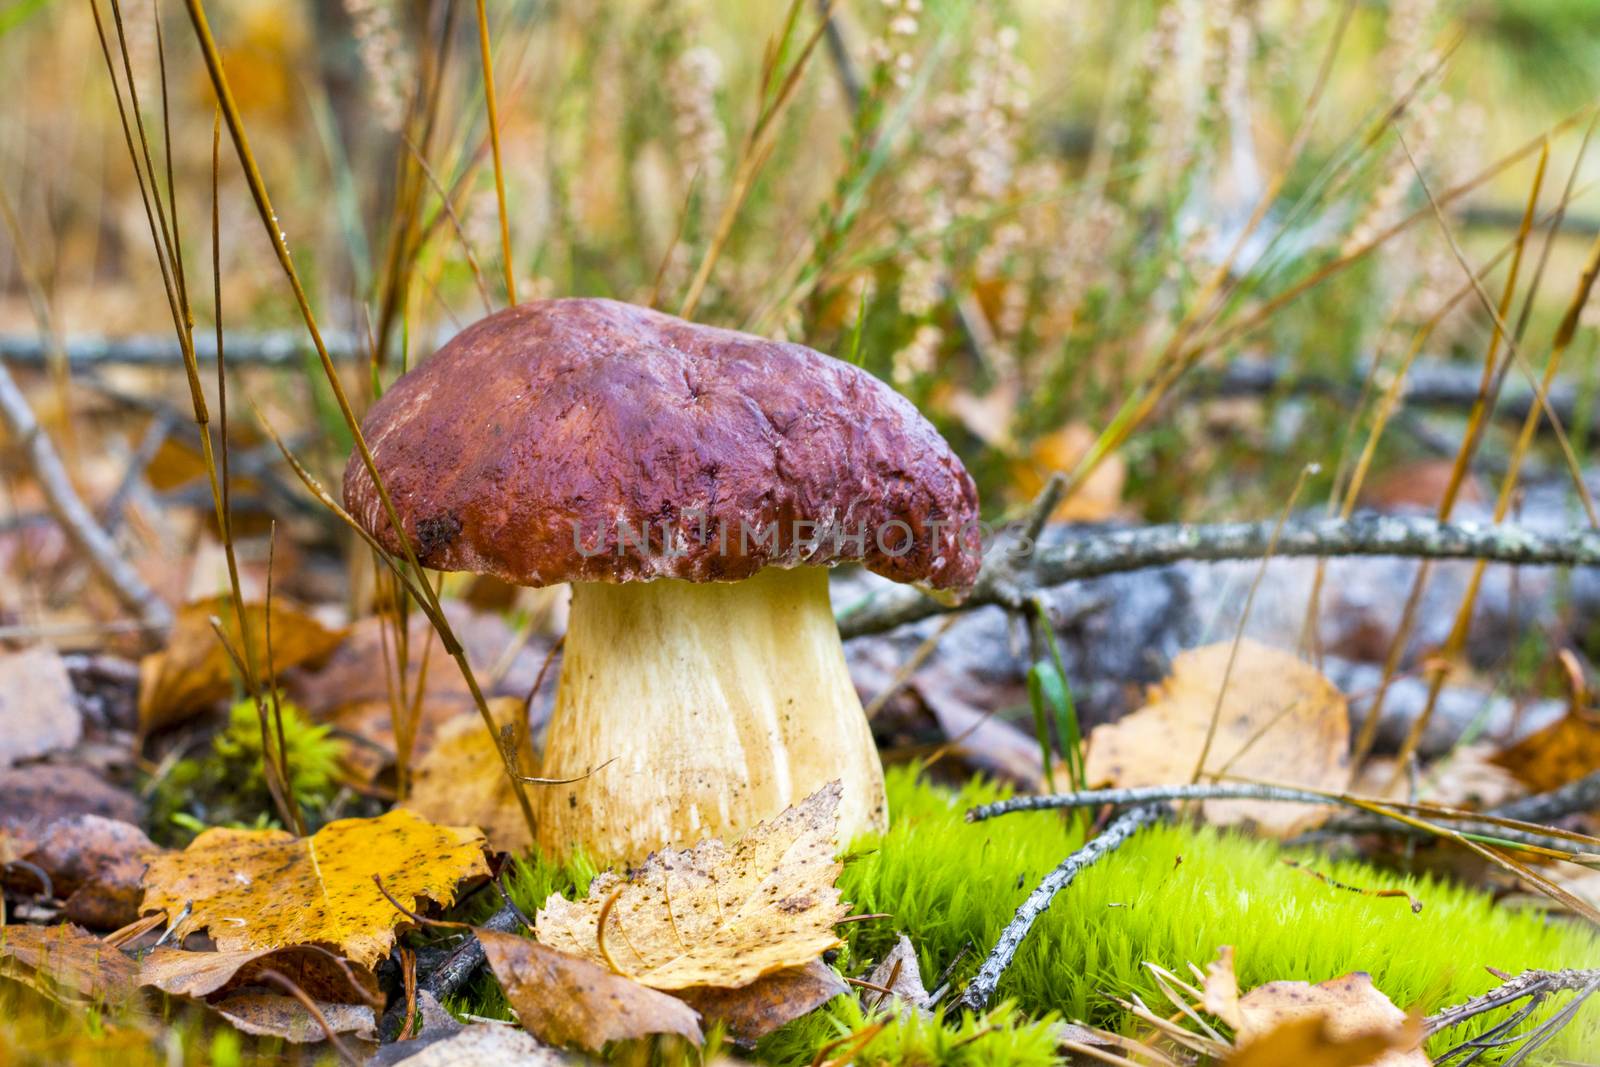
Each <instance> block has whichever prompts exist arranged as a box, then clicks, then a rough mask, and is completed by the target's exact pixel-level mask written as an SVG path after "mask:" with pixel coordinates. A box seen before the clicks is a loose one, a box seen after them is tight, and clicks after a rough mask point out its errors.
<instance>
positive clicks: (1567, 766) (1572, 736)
mask: <svg viewBox="0 0 1600 1067" xmlns="http://www.w3.org/2000/svg"><path fill="white" fill-rule="evenodd" d="M1494 762H1495V763H1497V764H1499V765H1500V766H1501V767H1504V768H1505V769H1506V770H1508V771H1510V772H1511V773H1512V774H1514V775H1516V776H1517V778H1518V780H1519V781H1521V782H1522V783H1523V784H1524V785H1526V786H1527V787H1528V788H1529V789H1530V790H1532V791H1533V792H1535V793H1547V792H1549V791H1550V790H1552V789H1558V788H1560V787H1561V786H1564V785H1566V784H1567V783H1568V782H1575V781H1577V780H1578V779H1579V778H1582V777H1583V776H1584V775H1586V774H1588V773H1589V772H1590V771H1593V770H1597V769H1600V716H1597V715H1596V714H1595V713H1594V712H1590V711H1584V710H1573V711H1570V712H1568V713H1567V715H1566V717H1565V718H1562V719H1560V720H1559V721H1557V722H1554V723H1552V724H1550V725H1549V726H1546V727H1545V728H1544V729H1543V730H1540V731H1539V732H1538V733H1536V734H1534V735H1532V736H1531V737H1527V738H1524V739H1523V740H1522V741H1521V742H1520V743H1518V744H1516V745H1513V746H1512V747H1510V748H1508V749H1506V750H1505V751H1504V752H1502V753H1500V755H1498V756H1496V757H1495V760H1494Z"/></svg>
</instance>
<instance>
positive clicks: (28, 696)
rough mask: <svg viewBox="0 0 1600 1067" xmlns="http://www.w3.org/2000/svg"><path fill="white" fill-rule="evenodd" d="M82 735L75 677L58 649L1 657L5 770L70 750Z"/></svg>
mask: <svg viewBox="0 0 1600 1067" xmlns="http://www.w3.org/2000/svg"><path fill="white" fill-rule="evenodd" d="M82 736H83V714H82V713H81V712H80V711H79V710H78V703H77V700H76V699H75V697H74V695H73V690H72V679H71V678H69V677H68V676H67V668H66V665H65V664H63V663H62V662H61V657H60V656H59V655H57V654H56V651H55V650H54V649H52V648H49V647H47V646H44V645H36V646H34V647H33V648H28V649H24V650H23V651H21V652H13V653H10V654H9V655H4V656H0V767H8V766H10V765H11V764H13V763H20V762H22V761H23V760H29V759H35V758H37V757H39V756H43V755H47V754H48V753H51V752H59V751H61V750H62V749H67V748H71V747H72V746H73V745H76V744H77V743H78V739H79V738H81V737H82Z"/></svg>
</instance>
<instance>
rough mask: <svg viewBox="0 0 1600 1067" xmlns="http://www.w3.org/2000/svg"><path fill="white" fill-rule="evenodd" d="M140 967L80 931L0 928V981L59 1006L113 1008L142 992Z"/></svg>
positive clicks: (77, 928) (69, 928)
mask: <svg viewBox="0 0 1600 1067" xmlns="http://www.w3.org/2000/svg"><path fill="white" fill-rule="evenodd" d="M138 972H139V968H138V966H137V965H136V964H135V963H134V962H133V961H132V960H131V959H129V958H128V957H127V956H124V955H123V954H122V953H121V952H118V951H117V950H116V949H114V948H112V947H111V946H110V945H108V944H106V943H105V942H104V941H102V940H100V939H99V938H98V937H95V936H94V935H93V934H91V933H90V932H89V931H87V930H85V929H83V928H82V927H81V926H73V925H71V924H63V925H61V926H16V925H12V926H0V978H10V979H13V980H14V981H18V982H21V983H22V984H24V985H27V986H31V987H32V988H34V989H36V990H38V991H39V992H40V993H42V994H44V995H45V996H47V997H49V998H51V999H52V1000H56V1001H60V1002H61V1003H81V1004H99V1005H115V1004H123V1003H127V1002H128V1001H130V1000H131V999H132V998H133V996H134V994H135V993H136V992H137V990H138Z"/></svg>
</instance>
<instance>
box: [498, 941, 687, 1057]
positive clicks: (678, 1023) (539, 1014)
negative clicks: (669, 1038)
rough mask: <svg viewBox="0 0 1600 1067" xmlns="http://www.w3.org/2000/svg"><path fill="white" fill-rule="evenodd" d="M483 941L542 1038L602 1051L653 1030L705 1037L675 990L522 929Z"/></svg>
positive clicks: (510, 995) (525, 1022)
mask: <svg viewBox="0 0 1600 1067" xmlns="http://www.w3.org/2000/svg"><path fill="white" fill-rule="evenodd" d="M478 940H479V941H480V942H482V944H483V952H484V956H485V957H486V958H487V959H488V961H489V966H490V968H492V969H493V971H494V976H495V977H496V978H497V979H499V981H500V987H501V988H502V989H504V990H505V993H506V999H507V1000H509V1001H510V1002H511V1006H512V1007H513V1008H515V1009H516V1011H517V1018H518V1020H520V1021H521V1023H522V1026H523V1028H524V1029H526V1030H527V1031H528V1032H529V1033H531V1034H533V1036H535V1037H537V1038H538V1039H539V1040H540V1041H543V1042H546V1043H547V1044H551V1045H557V1046H567V1045H577V1046H580V1047H582V1048H586V1049H589V1050H590V1051H592V1052H599V1051H600V1050H601V1049H602V1048H604V1047H605V1046H606V1044H607V1043H608V1042H611V1041H629V1040H632V1039H634V1038H640V1037H648V1036H650V1035H651V1034H677V1035H678V1036H680V1037H683V1038H685V1039H687V1040H688V1041H689V1042H690V1043H691V1044H695V1045H699V1044H700V1043H701V1042H702V1041H703V1040H704V1039H703V1036H702V1035H701V1033H700V1022H699V1017H698V1016H697V1015H696V1014H695V1012H694V1009H693V1008H691V1007H689V1006H688V1005H687V1004H685V1003H684V1002H683V1001H681V1000H678V999H677V998H675V997H670V996H668V995H667V994H665V993H659V992H657V991H656V990H654V989H651V988H649V987H648V986H644V985H640V984H639V983H638V982H635V981H633V980H632V979H630V978H625V977H623V976H622V975H619V974H613V973H612V972H611V971H609V970H607V969H606V968H605V967H603V966H601V965H600V964H598V963H593V962H591V961H589V960H586V959H582V958H581V957H578V956H572V955H569V954H567V953H565V952H558V951H557V950H555V949H553V948H549V947H547V946H545V945H541V944H539V942H537V941H533V940H531V939H529V938H526V937H519V936H517V935H516V934H503V933H498V932H496V931H493V930H479V931H478Z"/></svg>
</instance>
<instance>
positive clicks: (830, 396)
mask: <svg viewBox="0 0 1600 1067" xmlns="http://www.w3.org/2000/svg"><path fill="white" fill-rule="evenodd" d="M362 431H363V433H364V434H365V436H366V439H367V442H368V444H369V446H370V447H371V449H372V453H373V457H374V459H375V461H376V464H377V469H378V472H379V474H380V475H381V476H382V478H383V480H384V484H385V485H386V486H387V487H388V489H389V492H390V494H391V496H392V498H393V500H394V504H395V509H396V511H397V512H398V513H399V516H400V520H401V523H402V524H403V525H404V527H405V531H406V534H407V535H408V536H409V537H410V538H411V539H412V544H413V546H414V547H415V548H416V551H417V555H418V558H419V559H420V561H421V562H422V563H423V564H424V565H425V566H428V567H432V568H436V569H439V570H464V571H476V572H478V573H484V574H493V575H497V576H499V577H501V578H505V579H507V580H509V581H512V582H516V583H518V584H521V585H533V586H538V585H547V584H551V583H555V582H564V581H606V582H620V581H639V580H646V579H650V578H657V577H666V578H682V579H688V580H691V581H715V580H738V579H743V578H747V577H750V576H751V575H753V574H755V573H756V572H757V571H759V570H760V569H761V568H763V567H768V566H780V567H793V566H799V565H804V564H810V565H826V564H832V563H841V562H848V561H857V560H859V561H860V562H862V563H864V564H865V565H866V566H867V567H869V568H871V569H872V570H873V571H875V572H877V573H878V574H881V575H883V576H885V577H887V578H892V579H894V580H896V581H902V582H912V581H915V582H923V583H926V584H928V585H931V586H934V587H936V588H954V589H965V588H967V587H969V586H970V585H971V584H972V581H973V578H974V577H975V575H976V573H977V569H978V563H979V551H978V546H977V536H976V523H977V517H978V515H977V504H978V499H977V490H976V489H975V488H974V487H973V483H972V479H971V477H970V476H969V475H968V474H967V471H966V469H965V468H964V467H963V466H962V465H961V461H960V460H959V459H957V458H956V456H955V454H954V453H953V452H951V450H950V447H949V445H947V444H946V443H945V441H944V439H943V438H941V437H940V436H939V434H938V432H937V431H936V430H935V429H934V428H933V427H932V426H931V425H929V423H928V422H927V420H925V419H924V418H923V417H922V415H921V414H920V413H919V412H918V411H917V410H916V408H915V407H914V406H913V405H912V404H911V403H910V402H909V401H907V400H906V399H905V398H904V397H902V396H900V395H899V394H898V393H896V392H895V391H894V390H892V389H890V388H889V387H888V386H886V385H884V384H883V383H882V382H880V381H879V380H878V379H876V378H874V377H872V376H871V375H870V374H868V373H866V372H865V371H863V370H861V369H859V368H857V367H854V366H851V365H850V364H847V363H843V362H840V361H839V360H836V359H832V358H830V357H828V356H825V355H822V354H821V353H819V352H815V351H812V350H811V349H809V348H805V347H803V346H801V345H796V344H787V343H783V342H779V341H770V340H766V339H764V338H761V337H755V336H752V335H750V334H744V333H737V332H734V331H732V330H721V329H715V328H712V327H709V326H699V325H696V324H694V323H690V322H685V321H684V320H682V319H678V318H674V317H673V316H671V315H665V314H662V313H660V312H656V311H650V310H648V309H646V308H642V307H636V306H634V305H631V304H624V303H619V302H617V301H613V300H591V299H568V300H544V301H537V302H534V303H529V304H523V305H520V306H518V307H513V308H508V309H506V310H504V311H501V312H498V313H496V314H493V315H490V316H489V317H488V318H485V319H483V320H482V321H480V322H478V323H476V324H474V325H473V326H471V327H469V328H467V329H466V330H464V331H462V332H461V333H460V334H459V335H457V336H456V337H455V338H454V339H452V340H451V341H450V342H449V343H448V344H446V345H445V346H444V347H443V348H441V349H440V350H439V351H438V352H437V353H436V354H435V355H434V356H433V358H431V359H429V360H428V361H427V362H425V363H423V364H422V365H421V366H420V367H418V368H417V369H415V370H413V371H411V372H410V373H409V374H406V375H405V376H404V377H402V378H401V379H400V380H399V381H397V382H395V383H394V385H393V386H392V387H391V388H390V389H389V391H388V392H387V393H385V394H384V396H383V398H382V399H381V400H379V401H378V403H377V404H375V405H374V406H373V408H372V411H371V412H370V413H369V414H368V416H367V418H366V421H365V423H364V424H363V426H362ZM344 499H345V506H346V507H347V508H348V509H349V511H350V512H351V514H352V515H354V516H355V518H356V519H357V520H358V521H359V522H361V523H362V524H363V525H364V526H365V527H366V528H367V529H368V530H369V531H371V532H372V533H373V535H374V536H375V537H377V539H378V540H379V541H380V542H381V543H382V544H383V545H384V546H385V547H386V548H388V549H389V550H390V551H393V552H399V551H400V545H399V543H398V541H397V540H396V538H395V536H394V531H393V529H392V527H391V526H390V524H389V522H388V519H387V516H386V514H385V512H384V508H383V505H382V503H381V501H380V500H379V498H378V494H377V493H376V492H375V491H374V488H373V485H372V479H371V478H370V476H369V475H368V474H367V471H366V468H365V466H364V465H363V464H362V462H361V460H360V457H359V456H352V457H351V460H350V464H349V466H348V467H347V468H346V470H345V480H344ZM808 524H814V525H808ZM857 533H859V534H861V536H860V537H859V538H857V537H855V536H854V535H856V534H857ZM641 540H644V542H645V543H641Z"/></svg>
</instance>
